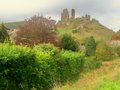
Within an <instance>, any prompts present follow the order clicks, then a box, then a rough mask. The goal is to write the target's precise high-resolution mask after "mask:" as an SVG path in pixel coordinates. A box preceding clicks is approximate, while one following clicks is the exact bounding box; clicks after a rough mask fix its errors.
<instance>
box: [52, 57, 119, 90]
mask: <svg viewBox="0 0 120 90" xmlns="http://www.w3.org/2000/svg"><path fill="white" fill-rule="evenodd" d="M80 77H82V78H81V79H79V80H78V81H77V82H76V83H74V84H71V85H69V84H66V85H65V86H62V87H59V86H56V87H55V88H53V90H120V59H115V60H113V61H107V62H103V65H102V67H101V68H99V69H97V70H94V71H91V72H89V73H87V74H83V75H82V76H80Z"/></svg>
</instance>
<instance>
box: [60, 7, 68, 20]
mask: <svg viewBox="0 0 120 90" xmlns="http://www.w3.org/2000/svg"><path fill="white" fill-rule="evenodd" d="M61 21H62V22H68V21H69V11H68V9H64V10H63V12H62V13H61Z"/></svg>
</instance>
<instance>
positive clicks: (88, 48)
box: [85, 36, 96, 56]
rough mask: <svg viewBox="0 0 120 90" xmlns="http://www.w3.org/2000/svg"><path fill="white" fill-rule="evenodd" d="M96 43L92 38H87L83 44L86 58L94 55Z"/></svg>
mask: <svg viewBox="0 0 120 90" xmlns="http://www.w3.org/2000/svg"><path fill="white" fill-rule="evenodd" d="M95 51H96V42H95V39H94V37H92V36H91V37H89V38H88V39H87V40H86V42H85V53H86V55H87V56H92V55H95Z"/></svg>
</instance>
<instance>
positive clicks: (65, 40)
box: [61, 34, 79, 51]
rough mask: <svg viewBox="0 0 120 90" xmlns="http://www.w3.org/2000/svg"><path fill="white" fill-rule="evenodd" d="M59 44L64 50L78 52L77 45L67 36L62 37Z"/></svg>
mask: <svg viewBox="0 0 120 90" xmlns="http://www.w3.org/2000/svg"><path fill="white" fill-rule="evenodd" d="M61 44H62V48H64V49H65V50H72V51H78V50H79V45H78V43H77V42H76V41H75V39H74V38H73V37H72V36H71V35H69V34H64V35H63V36H62V39H61Z"/></svg>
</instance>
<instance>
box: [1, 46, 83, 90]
mask: <svg viewBox="0 0 120 90" xmlns="http://www.w3.org/2000/svg"><path fill="white" fill-rule="evenodd" d="M83 64H84V54H82V53H78V52H72V51H59V50H58V49H56V48H55V47H53V46H52V45H43V46H41V45H40V46H35V48H33V49H31V48H29V47H23V46H15V45H10V44H1V45H0V66H1V68H0V80H1V82H0V90H32V89H33V88H34V89H37V90H48V89H50V88H52V87H53V86H54V84H55V83H61V84H63V83H65V82H67V81H69V82H71V81H72V80H74V78H75V77H76V76H79V74H80V72H81V71H82V68H83Z"/></svg>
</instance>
